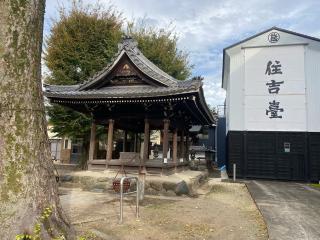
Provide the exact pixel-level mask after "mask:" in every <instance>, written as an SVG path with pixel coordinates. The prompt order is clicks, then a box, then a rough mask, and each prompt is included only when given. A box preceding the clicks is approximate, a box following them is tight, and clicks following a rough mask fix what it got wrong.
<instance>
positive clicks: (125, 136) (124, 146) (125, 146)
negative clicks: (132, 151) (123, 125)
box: [122, 130, 128, 152]
mask: <svg viewBox="0 0 320 240" xmlns="http://www.w3.org/2000/svg"><path fill="white" fill-rule="evenodd" d="M127 137H128V134H127V130H124V131H123V146H122V152H125V151H126V148H127Z"/></svg>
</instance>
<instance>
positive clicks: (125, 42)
mask: <svg viewBox="0 0 320 240" xmlns="http://www.w3.org/2000/svg"><path fill="white" fill-rule="evenodd" d="M137 46H138V43H137V42H136V41H135V40H134V39H133V38H132V37H131V36H128V35H125V36H124V37H123V38H122V40H121V42H120V43H119V44H118V50H119V52H121V50H123V49H124V50H129V49H131V50H133V49H136V48H137Z"/></svg>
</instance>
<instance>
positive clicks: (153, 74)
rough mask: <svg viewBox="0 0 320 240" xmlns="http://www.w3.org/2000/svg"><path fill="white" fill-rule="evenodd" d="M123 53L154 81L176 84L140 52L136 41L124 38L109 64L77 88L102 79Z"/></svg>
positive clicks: (166, 84)
mask: <svg viewBox="0 0 320 240" xmlns="http://www.w3.org/2000/svg"><path fill="white" fill-rule="evenodd" d="M124 54H126V55H127V56H128V57H129V59H130V60H131V61H132V62H133V63H134V65H135V66H136V67H137V68H138V69H139V70H140V71H141V72H143V73H144V74H146V75H147V76H149V77H150V78H152V79H154V80H155V81H156V82H159V83H160V84H161V85H164V86H174V85H176V84H177V82H178V80H176V79H175V78H173V77H171V76H170V75H168V74H167V73H165V72H164V71H162V70H161V69H160V68H158V67H157V66H156V65H154V64H153V63H152V62H151V61H150V60H149V59H147V58H146V57H145V56H144V55H143V54H142V52H141V51H140V50H139V49H138V48H137V43H136V42H135V41H134V40H133V39H132V38H126V39H124V40H123V41H122V43H121V44H119V50H118V53H117V54H116V56H115V57H114V59H113V61H111V64H109V65H108V66H106V67H105V68H104V69H102V70H101V71H100V72H98V73H97V74H95V75H94V76H93V77H92V78H90V79H89V80H88V81H87V82H85V83H83V84H82V85H81V86H80V88H79V89H80V90H84V89H87V88H90V86H92V85H94V84H96V83H97V82H99V81H100V80H101V79H103V78H104V77H105V76H106V75H108V73H109V72H110V71H111V70H112V69H113V67H114V66H115V65H116V64H117V63H118V61H119V60H120V59H121V58H122V56H123V55H124Z"/></svg>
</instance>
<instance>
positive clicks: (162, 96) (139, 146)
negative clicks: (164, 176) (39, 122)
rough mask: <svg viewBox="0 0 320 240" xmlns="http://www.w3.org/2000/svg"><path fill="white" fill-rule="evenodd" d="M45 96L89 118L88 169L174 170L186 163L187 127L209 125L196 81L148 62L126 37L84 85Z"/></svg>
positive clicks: (50, 90) (50, 89)
mask: <svg viewBox="0 0 320 240" xmlns="http://www.w3.org/2000/svg"><path fill="white" fill-rule="evenodd" d="M44 94H45V96H46V97H47V98H49V99H50V102H51V103H54V104H60V105H63V106H66V107H69V108H71V109H73V110H76V111H78V112H81V113H84V114H87V115H91V116H92V119H93V120H92V127H91V138H90V148H89V159H88V168H89V169H106V168H119V167H120V166H123V165H124V166H125V168H135V169H138V168H141V167H142V168H143V169H146V170H147V172H152V171H153V170H156V171H159V170H160V171H162V172H163V171H168V172H171V171H172V170H173V171H175V170H177V169H178V168H182V167H183V166H186V165H187V161H188V148H189V147H188V146H189V144H190V143H189V141H190V140H189V134H188V131H189V128H190V127H191V126H192V125H212V124H213V117H212V115H211V112H210V110H209V109H208V106H207V104H206V102H205V98H204V95H203V89H202V81H201V79H199V78H194V79H192V80H185V81H179V80H176V79H174V78H173V77H171V76H169V75H168V74H167V73H165V72H163V71H162V70H161V69H159V68H158V67H157V66H156V65H154V64H153V63H152V62H151V61H149V60H148V59H147V58H146V57H145V56H144V55H143V54H142V52H141V51H140V50H139V49H138V48H137V43H136V42H135V41H134V40H133V39H132V38H130V37H126V38H124V39H123V40H122V42H121V44H119V51H118V53H117V54H116V56H115V57H114V59H113V61H112V63H111V64H109V65H108V66H106V67H105V68H104V69H103V70H102V71H100V72H98V73H97V74H96V75H94V76H93V77H92V78H90V79H89V80H88V81H86V82H84V83H82V84H79V85H71V86H62V85H59V86H58V85H45V93H44ZM97 125H103V126H105V127H106V131H105V132H106V133H107V134H106V141H105V142H106V143H105V155H104V156H103V157H101V156H100V159H98V158H97V149H96V148H97V146H98V144H97V140H96V129H97ZM115 129H121V130H122V131H121V132H122V133H123V142H122V149H121V151H119V150H116V149H117V146H116V142H115V140H114V136H115V134H114V132H115ZM155 130H157V131H158V132H159V133H160V134H159V136H160V137H159V138H160V144H159V146H156V147H155V148H154V146H152V145H151V144H150V138H152V134H150V133H151V132H152V131H155ZM152 148H154V149H152ZM151 151H152V152H153V154H152V157H150V156H151ZM101 158H102V159H101Z"/></svg>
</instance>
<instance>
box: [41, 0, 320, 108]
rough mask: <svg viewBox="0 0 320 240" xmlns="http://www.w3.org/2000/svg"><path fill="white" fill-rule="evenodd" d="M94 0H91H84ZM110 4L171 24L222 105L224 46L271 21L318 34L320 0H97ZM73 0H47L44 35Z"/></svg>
mask: <svg viewBox="0 0 320 240" xmlns="http://www.w3.org/2000/svg"><path fill="white" fill-rule="evenodd" d="M83 2H84V3H94V2H96V1H95V0H91V1H90V0H83ZM99 2H100V3H101V4H103V5H105V6H107V7H108V6H110V5H113V6H114V7H115V8H116V9H117V10H118V11H119V12H122V14H123V17H124V18H125V19H127V20H133V19H135V20H140V19H145V22H146V23H147V24H148V25H150V26H151V27H157V28H166V27H168V26H170V24H171V26H175V28H174V29H175V32H176V33H177V34H178V36H179V42H178V47H179V49H182V50H185V51H187V52H189V54H190V61H191V63H192V64H193V65H194V68H193V72H192V73H193V75H202V76H203V77H204V78H205V80H204V92H205V97H206V100H207V103H209V104H210V105H212V106H216V105H220V104H223V102H224V98H225V93H224V90H222V89H221V68H222V50H223V48H225V47H227V46H229V45H231V44H233V43H235V42H238V41H240V40H242V39H244V38H247V37H249V36H251V35H253V34H256V33H258V32H261V31H263V30H265V29H267V28H270V27H272V26H277V27H281V28H285V29H288V30H292V31H296V32H299V33H303V34H307V35H311V36H314V37H318V38H320V1H319V0H303V1H301V0H300V1H297V0H265V1H261V0H245V1H244V0H241V1H240V0H161V1H159V0H100V1H99ZM62 3H63V5H64V6H65V7H66V8H68V6H70V3H71V0H65V1H62V0H60V1H59V0H47V6H46V14H45V25H44V27H45V32H44V34H45V36H46V35H48V33H49V30H50V27H51V23H52V18H53V19H57V18H58V15H59V14H58V6H59V5H61V4H62Z"/></svg>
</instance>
